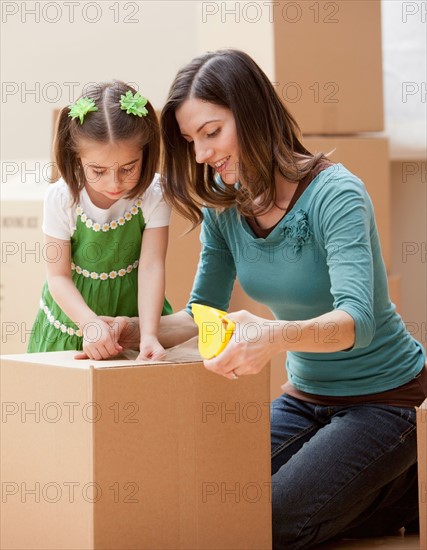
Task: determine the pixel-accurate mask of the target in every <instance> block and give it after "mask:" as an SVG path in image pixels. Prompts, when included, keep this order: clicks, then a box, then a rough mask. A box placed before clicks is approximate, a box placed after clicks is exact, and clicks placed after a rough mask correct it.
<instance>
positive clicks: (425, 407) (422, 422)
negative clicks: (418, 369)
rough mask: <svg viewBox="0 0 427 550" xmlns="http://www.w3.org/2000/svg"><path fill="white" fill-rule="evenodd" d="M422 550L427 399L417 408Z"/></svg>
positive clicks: (425, 546) (425, 548)
mask: <svg viewBox="0 0 427 550" xmlns="http://www.w3.org/2000/svg"><path fill="white" fill-rule="evenodd" d="M417 444H418V498H419V511H420V550H427V399H426V400H425V401H424V403H423V404H422V405H421V406H420V407H418V408H417Z"/></svg>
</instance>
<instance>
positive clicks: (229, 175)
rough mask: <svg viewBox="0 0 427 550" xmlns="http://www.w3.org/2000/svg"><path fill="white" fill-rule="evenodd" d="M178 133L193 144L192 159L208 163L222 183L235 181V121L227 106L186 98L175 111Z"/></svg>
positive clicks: (236, 168) (237, 154)
mask: <svg viewBox="0 0 427 550" xmlns="http://www.w3.org/2000/svg"><path fill="white" fill-rule="evenodd" d="M175 117H176V120H177V122H178V125H179V128H180V130H181V134H182V136H183V137H184V138H185V139H186V140H187V141H188V142H189V143H193V147H194V154H195V156H196V162H198V163H199V164H204V163H206V164H209V166H211V167H212V168H213V169H214V170H215V171H216V172H218V173H219V174H220V176H221V179H222V181H223V182H224V183H227V184H229V185H234V184H235V183H236V182H237V181H239V147H238V141H237V132H236V123H235V120H234V116H233V114H232V112H231V111H230V109H227V108H226V107H222V106H220V105H215V104H214V103H209V102H207V101H202V100H201V99H187V100H186V101H185V102H184V103H183V104H182V105H181V106H180V107H179V108H178V109H177V110H176V112H175Z"/></svg>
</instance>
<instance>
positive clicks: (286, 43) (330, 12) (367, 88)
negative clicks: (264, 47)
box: [274, 0, 384, 134]
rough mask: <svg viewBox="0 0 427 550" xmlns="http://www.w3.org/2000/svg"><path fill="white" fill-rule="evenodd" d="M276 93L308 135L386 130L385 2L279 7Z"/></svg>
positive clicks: (287, 4)
mask: <svg viewBox="0 0 427 550" xmlns="http://www.w3.org/2000/svg"><path fill="white" fill-rule="evenodd" d="M274 55H275V84H276V89H277V91H278V93H279V95H280V97H281V98H282V100H283V101H284V103H285V105H286V106H287V107H288V108H289V110H290V112H291V113H292V114H293V115H294V117H295V118H296V121H297V122H298V124H299V126H300V128H301V130H302V132H303V133H306V134H350V133H356V132H375V131H381V130H383V118H384V117H383V92H382V55H381V3H380V0H370V1H369V2H366V1H365V0H338V1H335V2H329V1H327V0H319V1H317V2H314V3H312V2H277V3H276V7H275V11H274Z"/></svg>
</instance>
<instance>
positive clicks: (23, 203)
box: [0, 160, 58, 353]
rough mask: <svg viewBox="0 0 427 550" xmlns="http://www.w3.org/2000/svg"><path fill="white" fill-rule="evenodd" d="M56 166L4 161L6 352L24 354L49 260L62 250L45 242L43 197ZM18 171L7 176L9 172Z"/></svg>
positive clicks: (1, 218) (1, 221)
mask: <svg viewBox="0 0 427 550" xmlns="http://www.w3.org/2000/svg"><path fill="white" fill-rule="evenodd" d="M50 168H51V164H50V162H49V161H43V160H22V161H11V162H10V163H4V164H3V169H4V172H3V173H4V177H3V178H2V188H1V203H0V225H1V256H0V270H1V274H0V275H1V299H0V315H1V331H0V332H1V342H0V349H1V353H24V352H25V351H26V349H27V345H28V340H29V337H30V332H31V328H32V325H33V322H34V319H35V317H36V314H37V310H38V308H39V302H40V295H41V290H42V286H43V282H44V280H45V277H46V269H45V262H46V261H55V258H56V257H57V254H58V251H57V250H56V249H55V248H54V247H47V246H45V244H44V237H43V233H42V231H41V224H42V216H43V197H44V194H45V191H46V189H47V186H48V182H47V178H48V177H49V176H48V174H49V172H50ZM8 169H9V170H10V171H11V173H12V171H15V170H16V174H13V175H11V176H10V177H9V176H8V175H7V170H8Z"/></svg>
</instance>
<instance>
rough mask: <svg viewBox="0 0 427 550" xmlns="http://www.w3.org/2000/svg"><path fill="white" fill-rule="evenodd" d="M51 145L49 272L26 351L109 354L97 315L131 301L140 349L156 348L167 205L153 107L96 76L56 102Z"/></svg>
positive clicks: (163, 303) (123, 312)
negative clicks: (73, 97)
mask: <svg viewBox="0 0 427 550" xmlns="http://www.w3.org/2000/svg"><path fill="white" fill-rule="evenodd" d="M54 150H55V157H56V163H57V165H58V168H59V171H60V173H61V175H62V179H60V180H59V181H57V182H56V183H55V184H54V185H52V186H51V187H50V188H49V190H48V192H47V195H46V198H45V204H44V220H43V232H44V234H45V236H46V245H45V250H46V256H48V257H49V259H48V261H47V281H46V283H45V286H44V288H43V292H42V298H41V301H40V310H39V312H38V315H37V318H36V321H35V324H34V327H33V331H32V334H31V338H30V342H29V346H28V351H29V352H41V351H55V350H67V349H72V350H73V349H75V350H77V349H79V350H81V349H83V350H84V352H85V353H86V354H87V355H88V357H90V358H91V359H95V360H99V359H105V358H107V357H111V356H112V355H116V354H117V353H119V352H120V351H121V350H122V348H121V347H120V346H119V345H118V344H117V343H115V342H116V339H115V338H114V333H113V330H112V329H111V327H110V326H109V325H107V324H106V323H105V322H104V321H103V319H102V316H133V315H137V313H138V311H139V316H140V330H141V338H140V354H139V357H138V358H149V359H159V358H161V357H162V356H163V354H164V349H163V347H162V346H161V345H160V344H159V342H158V340H157V330H158V324H159V321H160V316H161V315H165V314H169V313H171V312H172V310H171V306H170V304H169V303H168V301H167V300H166V299H165V296H164V293H165V270H164V263H165V255H166V248H167V240H168V224H169V219H170V208H169V207H168V206H167V205H166V203H165V202H164V200H163V196H162V192H161V188H160V183H159V176H158V174H156V173H155V171H156V167H157V164H158V161H159V151H160V139H159V125H158V121H157V117H156V114H155V111H154V109H153V107H152V106H151V104H150V103H149V102H148V101H147V100H146V99H145V98H143V97H142V96H141V95H140V94H139V92H136V91H135V90H134V89H133V88H131V87H130V86H128V85H126V84H125V83H123V82H119V81H114V82H109V83H103V84H100V85H97V86H94V87H92V88H91V89H89V90H88V92H87V93H86V94H85V96H84V97H81V98H80V99H79V100H78V101H77V102H76V103H75V104H74V105H72V106H70V107H67V108H64V109H62V111H61V113H60V115H59V120H58V126H57V132H56V136H55V143H54ZM83 337H84V340H83Z"/></svg>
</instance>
